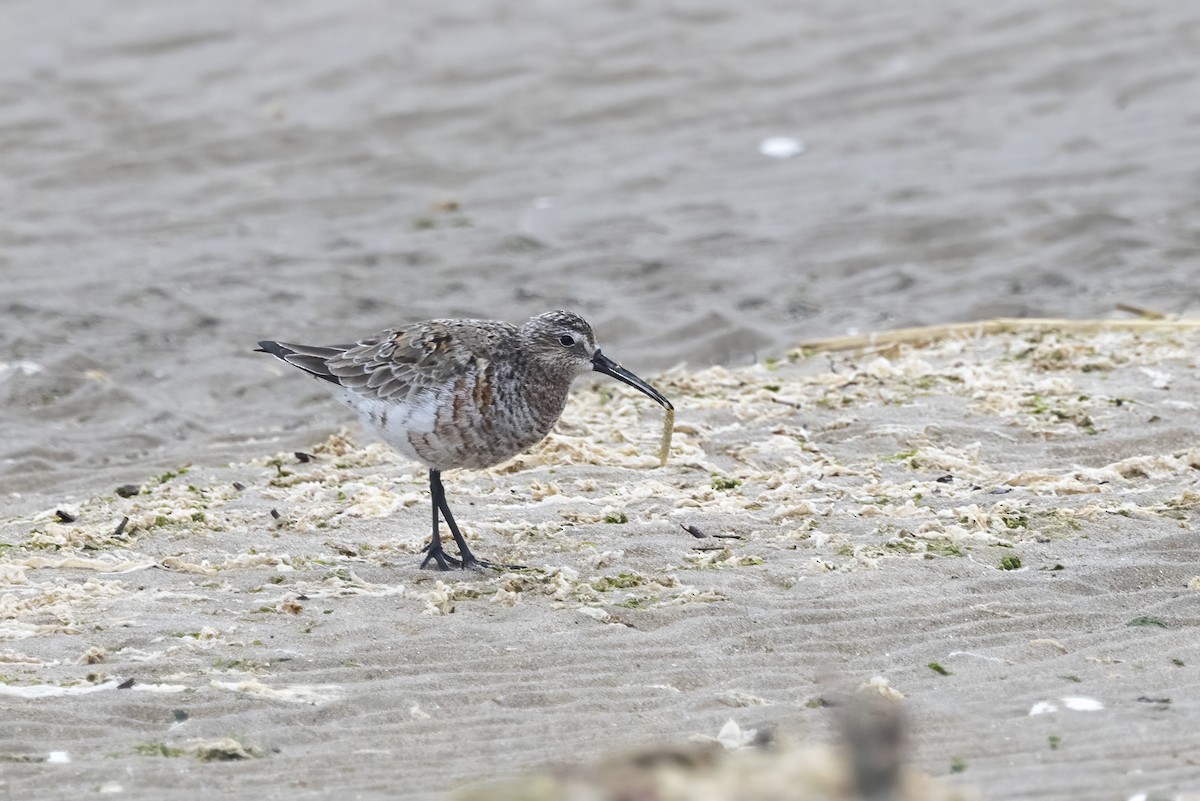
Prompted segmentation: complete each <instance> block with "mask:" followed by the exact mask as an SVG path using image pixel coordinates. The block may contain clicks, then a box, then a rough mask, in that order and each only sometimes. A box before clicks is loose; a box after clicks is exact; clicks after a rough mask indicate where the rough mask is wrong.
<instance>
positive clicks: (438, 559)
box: [421, 470, 469, 570]
mask: <svg viewBox="0 0 1200 801" xmlns="http://www.w3.org/2000/svg"><path fill="white" fill-rule="evenodd" d="M429 492H430V494H431V495H432V496H433V499H432V500H433V503H432V506H433V536H432V537H431V538H430V540H429V547H428V548H426V549H425V561H423V562H421V569H422V570H424V569H425V566H426V565H428V564H429V562H430V561H433V562H435V563H436V564H437V568H438V570H449V569H450V566H451V565H453V566H455V567H459V566H461V565H462V562H460V561H459V560H458V559H455V558H454V557H453V556H448V555H447V554H446V552H445V551H443V550H442V535H441V532H440V531H439V530H438V529H439V528H440V527H439V526H438V512H439V510H440V509H441V507H442V505H443V504H445V502H446V501H445V497H444V496H445V491H444V490H443V489H442V478H441V475H440V474H439V473H438V471H436V470H430V471H429ZM439 498H440V499H441V500H440V501H439ZM450 526H451V528H450V530H451V531H454V532H455V539H456V540H457V539H458V532H457V530H456V529H455V528H454V524H453V523H451V524H450ZM468 553H469V552H468Z"/></svg>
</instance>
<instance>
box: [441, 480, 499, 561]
mask: <svg viewBox="0 0 1200 801" xmlns="http://www.w3.org/2000/svg"><path fill="white" fill-rule="evenodd" d="M429 482H430V491H431V492H432V493H433V503H434V505H435V506H436V507H437V508H438V509H441V510H442V517H444V518H445V519H446V525H447V526H449V527H450V533H451V534H453V535H454V541H455V542H456V543H458V555H459V556H460V557H461V558H462V562H461V565H462V567H463V568H464V569H466V568H468V567H492V565H491V564H490V563H488V562H484V561H482V560H479V559H476V558H475V554H473V553H471V549H470V548H468V547H467V540H466V539H465V538H464V537H463V535H462V532H461V531H459V530H458V524H457V523H455V522H454V515H453V514H451V512H450V504H448V503H446V488H445V487H443V486H442V474H441V473H439V472H438V471H436V470H430V471H429ZM434 484H436V485H437V488H436V489H434V487H433V485H434Z"/></svg>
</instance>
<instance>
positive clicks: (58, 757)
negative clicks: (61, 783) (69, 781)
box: [46, 751, 71, 765]
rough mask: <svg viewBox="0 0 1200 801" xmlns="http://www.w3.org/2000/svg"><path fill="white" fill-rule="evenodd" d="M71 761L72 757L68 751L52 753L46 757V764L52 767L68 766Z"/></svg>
mask: <svg viewBox="0 0 1200 801" xmlns="http://www.w3.org/2000/svg"><path fill="white" fill-rule="evenodd" d="M70 761H71V755H70V754H69V753H67V752H66V751H51V752H50V753H49V754H47V755H46V762H48V763H49V764H51V765H66V764H68V763H70Z"/></svg>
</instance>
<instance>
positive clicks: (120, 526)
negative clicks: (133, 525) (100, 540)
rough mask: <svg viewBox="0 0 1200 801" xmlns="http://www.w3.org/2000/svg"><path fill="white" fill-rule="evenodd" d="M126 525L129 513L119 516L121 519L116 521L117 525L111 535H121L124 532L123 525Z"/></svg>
mask: <svg viewBox="0 0 1200 801" xmlns="http://www.w3.org/2000/svg"><path fill="white" fill-rule="evenodd" d="M128 525H129V515H125V516H124V517H122V518H121V521H120V522H119V523H117V527H116V528H115V529H113V533H112V535H113V536H114V537H120V536H123V535H124V534H125V527H126V526H128Z"/></svg>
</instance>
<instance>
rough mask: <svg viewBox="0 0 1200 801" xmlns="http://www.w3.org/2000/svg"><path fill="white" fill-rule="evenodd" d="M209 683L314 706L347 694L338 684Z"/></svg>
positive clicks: (214, 685)
mask: <svg viewBox="0 0 1200 801" xmlns="http://www.w3.org/2000/svg"><path fill="white" fill-rule="evenodd" d="M209 683H210V684H211V686H213V687H215V688H217V689H218V690H228V691H229V692H235V693H242V694H245V695H250V696H255V697H258V698H264V699H268V700H272V701H286V702H288V703H291V704H311V705H314V706H317V705H320V704H326V703H329V702H331V701H337V700H338V699H340V698H341V697H342V696H343V695H344V694H345V693H344V690H343V688H342V687H341V686H340V685H337V684H293V685H291V686H287V687H269V686H267V685H266V684H264V683H262V682H261V681H259V680H258V679H247V680H245V681H219V680H217V679H213V680H212V681H210V682H209Z"/></svg>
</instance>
